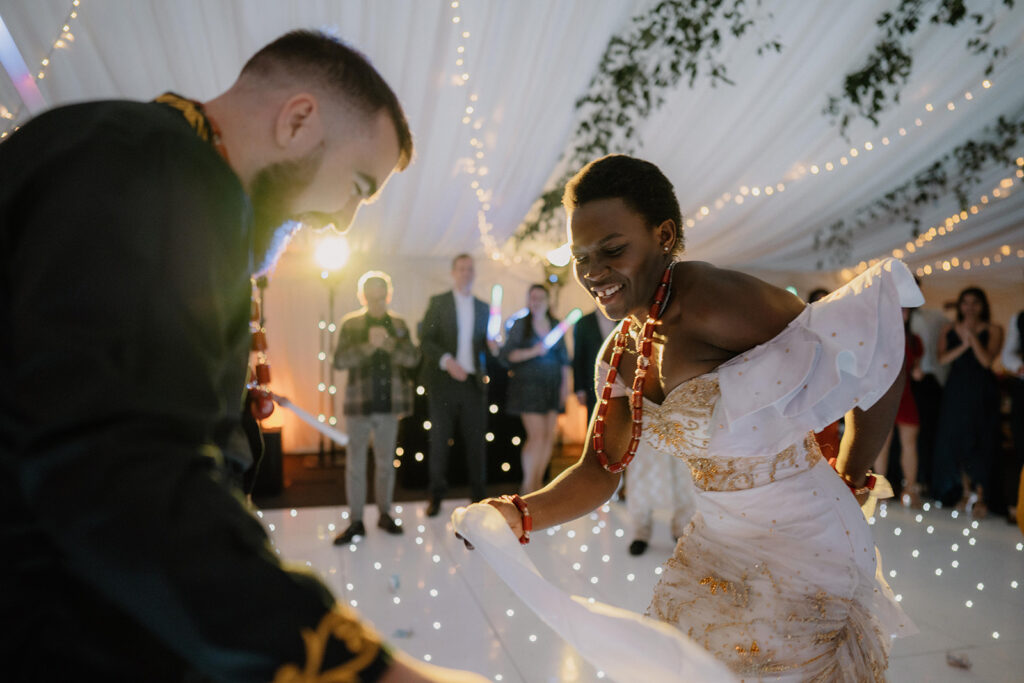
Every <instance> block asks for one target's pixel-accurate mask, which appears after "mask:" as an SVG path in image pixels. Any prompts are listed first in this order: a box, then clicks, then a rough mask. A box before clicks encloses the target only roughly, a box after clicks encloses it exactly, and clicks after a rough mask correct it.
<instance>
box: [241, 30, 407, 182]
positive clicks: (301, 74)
mask: <svg viewBox="0 0 1024 683" xmlns="http://www.w3.org/2000/svg"><path fill="white" fill-rule="evenodd" d="M278 74H281V75H284V76H286V77H288V78H295V79H311V80H313V81H314V82H315V83H316V84H318V85H320V86H322V87H324V88H326V89H327V90H328V92H331V93H334V94H337V95H340V96H341V97H343V98H344V99H345V101H346V102H348V103H350V104H351V105H353V106H354V107H356V109H358V110H359V111H361V112H363V113H365V114H368V115H371V114H376V113H377V112H379V111H381V110H382V109H383V110H386V111H387V113H388V115H390V117H391V122H392V123H393V124H394V126H395V133H396V134H397V136H398V146H399V149H400V150H401V154H400V156H399V159H398V170H399V171H402V170H405V168H406V167H407V166H408V165H409V162H410V161H412V155H413V143H412V132H411V131H410V130H409V123H408V121H406V119H405V112H404V111H403V110H402V105H401V103H400V102H399V101H398V97H397V96H395V93H394V91H393V90H391V87H390V86H389V85H388V84H387V82H386V81H385V80H384V78H383V77H382V76H381V75H380V74H379V73H378V72H377V70H376V69H375V68H374V67H373V65H372V64H370V61H369V60H368V59H367V58H366V57H365V56H364V55H363V54H362V53H361V52H359V51H357V50H354V49H352V48H351V47H349V46H348V45H345V44H344V43H343V42H341V41H340V40H339V39H337V38H335V37H334V36H330V35H328V34H326V33H323V32H321V31H308V30H298V31H291V32H289V33H286V34H284V35H283V36H281V37H280V38H278V39H277V40H275V41H274V42H272V43H270V44H269V45H267V46H266V47H264V48H263V49H262V50H260V51H259V52H257V53H256V54H254V55H253V56H252V57H251V58H250V59H249V61H248V62H246V63H245V66H243V67H242V76H247V75H252V76H257V77H264V78H272V77H274V76H276V75H278Z"/></svg>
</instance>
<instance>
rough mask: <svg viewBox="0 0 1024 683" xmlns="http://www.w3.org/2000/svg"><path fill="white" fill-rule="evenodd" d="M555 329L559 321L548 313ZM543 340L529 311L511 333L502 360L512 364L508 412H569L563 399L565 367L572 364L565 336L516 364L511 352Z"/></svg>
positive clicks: (510, 367)
mask: <svg viewBox="0 0 1024 683" xmlns="http://www.w3.org/2000/svg"><path fill="white" fill-rule="evenodd" d="M548 321H549V322H550V323H551V329H554V328H555V326H556V325H557V324H558V321H557V320H555V319H554V318H552V317H551V316H548ZM539 341H541V337H539V336H538V335H537V334H536V333H535V332H534V330H533V317H532V315H531V314H527V315H525V316H523V317H522V318H520V319H519V320H517V321H516V322H515V324H513V325H512V329H511V330H509V332H508V340H507V341H506V342H505V346H504V347H502V350H501V360H502V362H503V363H505V364H506V365H507V366H508V367H509V373H508V375H509V377H508V390H507V393H506V395H505V411H506V412H507V413H509V414H510V415H522V414H523V413H549V412H552V411H557V412H565V403H564V402H563V400H562V368H564V367H565V366H567V365H569V349H568V348H567V347H566V345H565V337H562V338H561V339H559V340H558V341H557V342H556V343H555V345H554V346H552V347H551V348H550V349H548V350H547V352H546V353H545V354H544V355H543V356H538V357H536V358H530V359H529V360H525V361H521V362H518V363H514V362H512V361H510V360H509V358H508V355H509V353H511V352H512V351H515V350H516V349H527V348H530V347H531V346H533V345H534V344H536V343H537V342H539Z"/></svg>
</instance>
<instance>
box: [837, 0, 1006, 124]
mask: <svg viewBox="0 0 1024 683" xmlns="http://www.w3.org/2000/svg"><path fill="white" fill-rule="evenodd" d="M1014 2H1015V0H1002V4H1003V5H1005V6H1006V7H1009V8H1011V9H1012V8H1013V5H1014ZM996 12H997V6H993V7H991V8H990V9H989V10H987V11H972V10H969V9H968V8H967V3H966V1H965V0H938V2H937V3H936V2H935V0H901V2H900V3H899V6H898V7H897V8H896V9H895V10H893V11H886V12H882V14H880V15H879V16H878V19H877V20H876V22H875V24H876V25H877V26H878V28H879V29H880V30H881V32H882V37H881V38H880V39H879V41H878V43H876V45H875V48H874V50H872V52H871V54H869V55H868V57H867V59H866V60H865V61H864V64H863V66H862V67H861V68H860V69H858V70H856V71H853V72H851V73H848V74H846V77H845V78H844V79H843V92H842V95H838V96H837V95H832V96H830V97H829V98H828V104H827V105H826V106H825V109H824V113H825V114H826V115H827V116H830V117H832V119H833V121H834V122H836V123H837V124H838V125H839V130H840V133H842V134H843V135H844V136H845V135H846V130H847V128H848V127H849V125H850V123H851V121H852V120H853V119H854V118H855V117H857V116H863V117H864V118H866V119H868V120H869V121H871V122H872V123H874V124H875V125H876V126H877V125H878V116H879V114H881V113H882V112H883V111H885V110H886V109H887V108H889V107H890V106H892V105H893V104H897V103H899V101H900V89H901V88H902V87H903V86H904V85H905V84H906V82H907V79H909V78H910V73H911V71H912V69H913V63H914V60H913V56H912V54H911V52H910V48H909V47H908V46H907V41H908V40H909V38H910V37H911V36H912V35H913V34H914V33H915V32H916V31H917V30H918V29H919V28H920V27H921V25H922V23H929V24H933V25H944V26H950V27H955V26H958V25H959V24H961V22H968V23H973V24H974V27H975V30H974V31H972V32H971V33H970V35H969V37H968V39H967V44H966V46H965V47H966V49H967V51H968V52H969V53H971V54H974V55H987V56H988V58H989V62H988V65H987V66H986V67H985V75H986V76H988V75H989V74H991V73H992V70H993V68H995V63H996V62H997V61H998V60H999V59H1000V58H1002V57H1003V56H1004V55H1005V54H1006V46H1005V45H999V46H995V45H992V43H991V42H990V41H989V34H990V33H991V32H992V29H993V28H994V27H995V24H996V19H995V14H996Z"/></svg>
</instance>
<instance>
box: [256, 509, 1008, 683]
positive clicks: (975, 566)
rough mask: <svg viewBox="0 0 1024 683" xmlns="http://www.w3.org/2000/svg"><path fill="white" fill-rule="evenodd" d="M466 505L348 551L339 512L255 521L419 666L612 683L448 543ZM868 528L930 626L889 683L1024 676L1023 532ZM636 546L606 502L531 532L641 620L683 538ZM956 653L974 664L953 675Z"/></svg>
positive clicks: (952, 524)
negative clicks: (336, 541)
mask: <svg viewBox="0 0 1024 683" xmlns="http://www.w3.org/2000/svg"><path fill="white" fill-rule="evenodd" d="M460 503H461V504H464V503H465V501H457V500H451V501H446V502H445V505H444V507H443V511H442V514H441V515H440V516H438V517H436V518H433V519H431V518H428V517H426V515H425V503H411V504H410V503H406V504H403V505H400V506H399V507H398V514H397V516H398V517H400V518H401V520H402V523H403V526H404V528H405V534H404V535H403V536H389V535H388V534H385V533H384V532H383V531H381V530H379V529H377V528H376V521H377V513H376V510H375V509H374V508H373V507H372V506H368V508H367V512H366V515H365V518H366V519H365V521H366V526H367V529H368V532H369V533H368V535H367V537H366V538H362V539H358V540H357V542H356V543H353V544H351V545H347V546H343V547H338V546H334V545H333V544H332V542H331V541H332V539H333V538H334V536H335V535H336V534H337V533H338V532H339V531H340V530H341V529H343V528H344V527H345V526H346V525H347V520H346V519H345V517H346V516H347V511H346V508H344V507H317V508H297V509H291V510H289V509H275V510H264V511H261V512H260V513H259V514H260V516H261V517H262V519H263V521H264V524H265V525H266V527H267V529H268V530H269V532H270V534H271V538H272V540H273V542H274V544H275V547H276V549H277V551H278V552H279V553H280V555H281V557H282V558H283V559H284V560H285V561H288V562H291V563H300V564H304V565H306V566H307V567H308V568H309V570H311V571H313V572H315V573H316V574H318V575H320V576H321V577H322V578H323V580H324V581H325V582H326V583H327V585H329V586H330V587H331V589H332V590H333V591H334V593H335V595H336V596H338V597H339V599H340V600H342V601H343V602H345V603H348V604H350V605H352V606H354V607H355V608H356V609H357V610H358V611H359V612H360V613H361V614H362V615H363V616H364V617H365V618H366V619H368V620H369V621H371V622H372V623H373V624H374V626H375V627H376V628H377V629H378V631H380V632H381V633H382V635H383V636H384V637H385V639H386V640H388V641H389V642H390V643H392V644H393V645H394V646H396V647H398V648H400V649H402V650H404V651H406V652H408V653H409V654H411V655H413V656H415V657H420V658H423V659H425V660H428V661H431V662H433V663H435V664H440V665H444V666H453V667H458V668H464V669H470V670H473V671H476V672H478V673H480V674H483V675H484V676H486V677H487V678H489V679H491V680H495V681H507V682H515V683H520V682H522V683H539V682H545V681H552V682H559V683H561V682H567V683H569V682H577V681H578V682H580V683H583V682H590V681H600V680H602V679H603V680H608V679H607V678H606V677H605V676H604V674H603V672H601V671H596V670H595V669H594V668H593V667H592V666H591V665H590V664H588V663H587V662H586V661H584V660H582V659H581V658H580V657H579V655H577V653H576V652H575V651H574V650H572V649H571V648H570V647H569V646H567V645H566V644H565V643H564V642H563V641H562V639H561V638H559V637H558V636H557V635H556V634H555V633H554V632H552V631H551V629H549V628H548V627H547V626H546V625H545V624H544V623H543V622H541V621H540V620H539V618H537V617H536V616H534V614H533V613H532V612H530V611H529V610H528V609H527V608H526V607H525V606H524V605H523V604H522V603H521V602H520V601H519V600H518V599H517V598H516V596H515V595H513V594H512V593H511V591H510V590H509V589H508V588H507V587H506V586H505V584H504V583H503V582H502V581H501V580H500V579H499V578H498V577H497V576H496V575H495V574H494V573H493V572H492V571H491V569H490V568H489V567H488V566H487V565H486V564H485V563H484V561H483V560H482V558H480V557H477V556H475V555H474V553H473V552H471V551H468V550H466V549H465V547H464V546H463V544H462V542H461V541H459V540H458V539H456V538H455V537H454V536H453V534H452V532H451V526H450V523H449V521H448V519H449V516H450V513H451V511H452V510H453V509H454V508H455V507H456V506H457V505H458V504H460ZM873 530H874V532H875V539H876V542H877V544H878V547H879V549H880V550H881V552H882V560H883V563H884V565H885V574H886V577H887V579H888V581H889V583H890V585H891V586H892V588H893V590H894V592H895V593H896V594H897V595H898V596H899V598H900V600H901V601H902V604H903V606H904V607H905V609H906V610H907V612H908V613H909V614H910V616H911V618H912V619H913V620H914V621H915V622H916V624H917V626H918V628H919V629H920V631H921V632H920V634H919V635H916V636H913V637H911V638H906V639H903V640H897V641H896V643H895V645H894V648H893V653H892V660H891V662H890V668H889V679H890V680H891V681H894V682H903V681H908V682H911V681H913V682H916V681H929V682H934V683H944V682H946V681H949V682H959V681H986V682H1000V681H1007V682H1009V681H1022V680H1024V537H1022V536H1021V534H1020V531H1019V530H1018V529H1017V528H1016V527H1014V526H1010V525H1008V524H1007V523H1006V521H1005V520H1004V519H1002V518H991V519H986V520H982V521H980V522H975V521H972V520H970V519H969V518H967V517H966V516H965V515H963V514H959V515H958V514H957V513H956V512H955V511H951V510H949V509H939V508H936V507H934V506H930V507H929V509H927V510H921V511H915V510H909V509H907V508H904V507H902V506H900V505H897V504H890V505H888V506H887V507H885V508H882V509H879V510H878V512H877V516H876V518H875V519H874V520H873ZM630 541H631V538H630V527H629V524H628V517H627V516H626V512H625V507H624V505H622V504H619V503H610V504H609V505H606V506H604V507H603V508H602V509H601V510H599V511H597V512H595V513H592V514H591V515H589V516H587V517H583V518H581V519H578V520H576V521H575V522H572V523H571V524H566V525H563V526H561V527H559V528H557V529H551V530H547V531H544V532H539V533H535V534H534V539H533V541H532V542H531V543H530V545H529V546H527V552H528V553H529V556H530V559H531V560H532V561H533V562H534V563H535V564H536V565H537V567H538V569H539V570H540V571H541V572H542V573H543V574H544V575H545V576H546V577H548V578H549V579H550V580H551V581H552V582H553V583H555V584H556V585H558V586H560V587H562V588H563V589H564V590H566V591H568V592H570V593H573V594H576V595H581V596H584V597H592V598H593V599H595V600H598V601H601V602H605V603H609V604H612V605H616V606H619V607H625V608H627V609H630V610H633V611H637V612H643V611H644V609H645V608H646V607H647V603H648V601H649V598H650V595H651V592H652V590H653V587H654V584H655V582H656V581H657V579H658V574H659V573H660V571H661V570H660V568H659V565H660V564H661V563H662V562H664V560H665V559H666V558H668V556H669V555H670V554H671V552H672V549H673V546H674V542H673V540H672V539H671V538H670V535H669V530H668V524H667V521H666V519H664V518H657V517H656V524H655V530H654V538H653V539H652V543H651V547H650V548H649V549H648V551H647V553H646V554H644V555H642V556H640V557H632V556H630V555H629V553H628V552H627V547H628V545H629V542H630ZM608 647H612V648H614V647H615V643H608ZM621 654H622V656H623V657H643V653H642V652H623V653H621ZM948 654H952V655H953V656H954V657H957V658H960V659H961V660H962V661H966V662H967V663H969V665H970V668H969V669H964V668H957V667H954V666H951V665H950V664H948V663H947V655H948Z"/></svg>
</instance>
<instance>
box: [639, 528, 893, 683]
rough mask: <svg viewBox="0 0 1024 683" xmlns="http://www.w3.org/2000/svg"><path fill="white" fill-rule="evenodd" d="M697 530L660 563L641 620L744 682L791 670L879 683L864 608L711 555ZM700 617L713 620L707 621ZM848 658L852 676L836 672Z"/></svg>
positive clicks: (881, 656) (877, 640)
mask: <svg viewBox="0 0 1024 683" xmlns="http://www.w3.org/2000/svg"><path fill="white" fill-rule="evenodd" d="M703 526H704V523H703V522H702V521H699V520H697V521H695V522H691V523H690V525H688V527H687V529H686V533H685V534H684V536H683V538H682V540H681V541H680V542H679V544H678V545H677V547H676V552H675V553H674V554H673V556H672V557H671V558H669V560H668V562H666V564H665V567H664V568H665V571H664V572H663V573H662V577H661V580H660V581H659V582H658V585H657V587H656V588H655V590H654V596H653V598H652V600H651V604H650V606H649V607H648V610H647V614H648V615H649V616H652V617H655V618H657V619H660V620H661V621H665V622H667V623H670V624H675V625H677V626H678V627H679V628H680V629H681V630H683V631H684V632H685V633H687V635H688V636H689V637H691V638H693V639H694V640H696V641H697V642H699V643H700V644H701V645H703V646H704V647H705V648H706V649H707V650H708V651H710V652H711V653H712V654H713V655H715V657H716V658H717V659H719V660H720V661H722V662H723V663H724V664H726V665H727V666H728V667H729V668H730V669H732V671H733V672H734V673H736V674H737V675H738V676H740V677H742V678H743V679H744V680H749V679H757V678H760V677H769V676H771V675H778V674H780V673H784V672H788V671H794V670H799V671H802V672H805V674H806V676H807V679H808V680H810V681H818V682H820V683H826V682H831V681H852V680H855V681H857V683H861V681H862V680H866V681H875V682H876V683H883V682H884V681H885V669H886V667H887V664H888V652H887V649H888V648H887V646H886V644H887V643H888V640H889V639H888V637H887V636H883V634H882V633H881V632H880V631H879V629H878V627H877V624H876V623H875V622H874V621H873V619H872V617H871V614H870V612H869V611H868V607H867V606H866V605H864V604H862V603H861V602H858V601H857V600H854V599H853V598H851V597H843V596H839V595H835V594H833V593H829V592H827V591H824V590H821V589H815V588H813V587H812V585H809V584H807V583H806V582H804V581H802V580H801V579H800V578H799V577H797V576H796V575H794V574H792V573H785V574H782V575H780V576H776V575H775V573H774V572H773V571H771V569H770V568H769V567H768V566H767V564H766V563H764V562H760V561H756V560H755V561H753V562H752V563H750V564H747V563H745V562H739V563H738V562H734V561H730V559H728V558H727V557H723V556H721V555H720V554H715V553H712V552H711V549H710V548H708V547H707V544H706V543H705V542H704V541H703V540H702V530H703ZM781 605H786V606H787V607H788V608H789V610H790V611H788V612H784V611H781V610H779V607H780V606H781ZM694 613H697V614H701V615H702V617H701V622H700V623H699V625H697V626H695V625H694V624H693V623H692V622H691V620H690V619H689V616H690V615H691V614H694ZM708 615H716V616H715V617H714V618H712V619H711V620H710V621H707V619H708ZM840 650H845V651H847V652H848V654H847V655H845V656H840V655H839V652H840ZM849 656H853V657H855V658H856V659H857V660H858V661H859V663H860V666H858V668H857V670H856V671H855V672H854V671H846V670H842V669H841V668H840V663H842V662H845V661H848V658H849Z"/></svg>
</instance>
